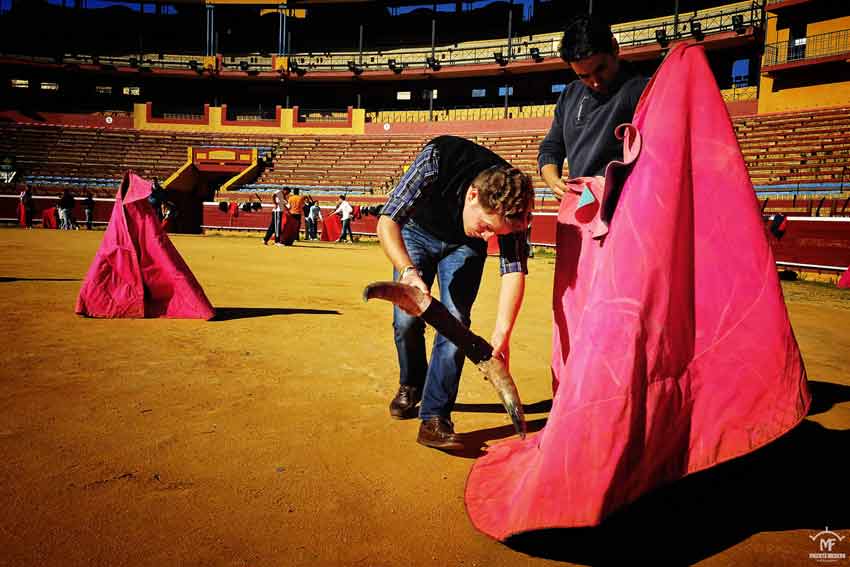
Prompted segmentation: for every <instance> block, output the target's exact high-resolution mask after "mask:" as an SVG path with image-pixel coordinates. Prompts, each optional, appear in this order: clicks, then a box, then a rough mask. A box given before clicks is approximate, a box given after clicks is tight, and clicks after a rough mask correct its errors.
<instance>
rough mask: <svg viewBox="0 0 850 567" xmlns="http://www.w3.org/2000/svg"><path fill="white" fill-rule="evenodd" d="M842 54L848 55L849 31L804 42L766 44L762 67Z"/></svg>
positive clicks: (835, 32)
mask: <svg viewBox="0 0 850 567" xmlns="http://www.w3.org/2000/svg"><path fill="white" fill-rule="evenodd" d="M844 53H848V54H850V30H839V31H834V32H829V33H823V34H818V35H812V36H809V37H807V38H805V42H801V40H800V39H797V40H793V41H792V40H789V41H780V42H777V43H770V44H767V45H765V46H764V59H763V60H762V65H763V66H764V67H771V66H773V65H783V64H785V63H793V62H795V61H806V60H807V59H819V58H821V57H830V56H832V55H841V54H844Z"/></svg>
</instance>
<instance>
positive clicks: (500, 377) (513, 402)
mask: <svg viewBox="0 0 850 567" xmlns="http://www.w3.org/2000/svg"><path fill="white" fill-rule="evenodd" d="M374 298H377V299H384V300H386V301H389V302H391V303H393V304H395V305H397V306H398V307H399V308H400V309H401V310H402V311H404V312H405V313H408V314H410V315H412V316H414V317H419V318H421V319H422V320H423V321H425V322H426V323H428V324H429V325H431V326H432V327H434V329H436V330H437V332H438V333H440V334H441V335H443V336H444V337H446V338H447V339H449V340H450V341H452V342H453V343H454V344H456V345H457V346H458V348H460V350H461V351H462V352H463V353H464V354H465V355H466V357H467V358H468V359H469V360H471V361H472V362H473V363H474V364H475V366H477V367H478V370H480V371H481V372H482V373H483V374H484V379H485V380H488V381H489V382H490V383H491V384H492V385H493V387H494V388H495V389H496V393H497V394H499V399H501V400H502V405H504V406H505V410H507V412H508V415H509V416H511V421H512V422H513V424H514V429H516V432H517V434H518V435H519V436H520V437H522V438H523V439H525V433H526V425H525V414H524V412H523V410H522V402H521V401H520V399H519V392H517V389H516V384H514V379H513V378H512V377H511V373H510V372H508V369H507V368H505V365H504V363H502V361H501V360H499V359H498V358H494V357H493V347H492V346H491V345H490V343H488V342H487V341H485V340H484V339H482V338H481V337H479V336H478V335H476V334H475V333H473V332H472V331H470V330H469V329H467V328H466V327H465V326H464V325H463V323H461V322H460V321H458V320H457V318H456V317H455V316H454V315H452V314H451V313H450V312H449V310H448V309H446V306H445V305H443V304H442V303H440V302H439V301H437V300H436V299H434V298H433V297H430V296H427V295H425V294H424V293H422V292H421V291H420V290H419V289H417V288H415V287H413V286H410V285H405V284H402V283H397V282H375V283H371V284H369V285H367V286H366V289H364V290H363V301H369V300H370V299H374Z"/></svg>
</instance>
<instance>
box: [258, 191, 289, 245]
mask: <svg viewBox="0 0 850 567" xmlns="http://www.w3.org/2000/svg"><path fill="white" fill-rule="evenodd" d="M288 198H289V188H288V187H284V188H283V189H280V190H278V191H275V193H274V196H273V197H272V200H273V201H274V208H272V221H271V223H269V228H268V230H266V236H265V237H263V244H268V243H269V240H270V239H271V237H272V235H274V241H275V244H277V245H279V246H283V243H282V242H281V241H280V225H281V220H282V216H281V215H282V214H283V209H284V207H286V208H287V209H288V208H289V201H288Z"/></svg>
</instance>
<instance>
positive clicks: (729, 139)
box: [466, 46, 810, 540]
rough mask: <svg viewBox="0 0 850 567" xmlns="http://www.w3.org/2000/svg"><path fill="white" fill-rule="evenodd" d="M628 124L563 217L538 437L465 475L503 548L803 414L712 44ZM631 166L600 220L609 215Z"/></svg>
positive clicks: (482, 522) (777, 430) (753, 443)
mask: <svg viewBox="0 0 850 567" xmlns="http://www.w3.org/2000/svg"><path fill="white" fill-rule="evenodd" d="M618 131H620V132H621V133H622V132H625V138H626V140H625V144H624V146H625V151H624V153H625V160H624V162H625V163H618V162H612V163H611V164H609V166H608V168H607V169H606V177H605V181H604V182H600V178H584V179H580V180H576V181H575V182H574V183H572V184H571V188H573V189H575V191H570V192H568V193H567V195H565V196H564V199H563V200H562V203H561V209H560V211H559V214H558V237H557V246H558V257H557V260H556V272H555V283H554V292H553V293H554V301H553V307H554V341H553V342H554V344H553V353H552V375H553V380H554V386H555V389H556V392H555V396H554V399H553V402H552V409H551V412H550V414H549V418H548V420H547V423H546V426H545V428H544V429H543V430H542V431H541V432H540V433H538V434H536V435H531V436H529V437H528V438H527V439H526V440H520V439H513V440H509V441H506V442H503V443H499V444H496V445H494V446H493V447H491V448H489V449H488V451H487V453H486V454H485V455H484V456H483V457H481V458H480V459H478V460H477V461H476V463H475V464H474V466H473V468H472V471H471V473H470V475H469V478H468V480H467V485H466V506H467V511H468V513H469V517H470V519H471V520H472V523H473V524H474V525H475V527H476V528H477V529H479V530H480V531H482V532H484V533H485V534H487V535H489V536H491V537H494V538H497V539H500V540H502V539H505V538H507V537H509V536H511V535H513V534H518V533H521V532H526V531H532V530H540V529H545V528H565V527H581V526H585V527H586V526H595V525H598V524H599V523H600V522H601V521H602V520H603V519H604V518H605V517H606V516H608V515H610V514H611V513H612V512H614V511H616V510H617V509H619V508H621V507H623V506H625V505H627V504H629V503H631V502H633V501H635V500H636V499H637V498H638V497H640V496H641V495H642V494H645V493H647V492H648V491H650V490H652V489H654V488H656V487H659V486H661V485H663V484H666V483H670V482H672V481H675V480H677V479H680V478H682V477H684V476H685V475H688V474H690V473H694V472H696V471H699V470H702V469H706V468H708V467H711V466H713V465H716V464H718V463H721V462H723V461H727V460H729V459H733V458H735V457H739V456H741V455H744V454H746V453H749V452H752V451H754V450H755V449H757V448H759V447H761V446H763V445H765V444H766V443H769V442H771V441H772V440H774V439H776V438H777V437H779V436H781V435H782V434H784V433H785V432H787V431H789V430H790V429H792V428H793V427H794V426H795V425H797V424H798V423H799V422H800V421H801V420H802V419H803V418H804V417H805V415H806V413H807V411H808V406H809V403H810V396H809V393H808V389H807V385H806V372H805V368H804V366H803V361H802V359H801V356H800V351H799V349H798V347H797V342H796V340H795V338H794V334H793V331H792V330H791V325H790V322H789V320H788V315H787V312H786V309H785V304H784V301H783V297H782V291H781V288H780V286H779V279H778V276H777V272H776V266H775V263H774V258H773V254H772V252H771V250H770V247H769V245H768V242H767V239H766V237H765V231H764V227H763V223H762V218H761V214H760V211H759V208H758V203H757V201H756V198H755V193H754V191H753V187H752V185H751V183H750V180H749V176H748V173H747V169H746V167H745V165H744V160H743V158H742V156H741V152H740V149H739V147H738V143H737V141H736V139H735V135H734V132H733V130H732V126H731V122H730V120H729V116H728V114H727V111H726V107H725V105H724V103H723V100H722V98H721V96H720V93H719V91H718V88H717V84H716V82H715V80H714V77H713V76H712V73H711V71H710V69H709V66H708V63H707V61H706V58H705V53H704V51H703V49H702V48H701V47H696V46H694V47H685V46H681V47H678V48H675V49H673V50H672V51H671V52H670V54H669V55H668V56H667V58H666V60H665V61H664V63H663V64H662V66H661V67H660V68H659V69H658V71H657V72H656V74H655V76H654V78H653V80H652V82H651V83H650V84H649V85H648V86H647V89H646V91H645V92H644V94H643V96H642V98H641V101H640V103H639V104H638V108H637V110H636V112H635V117H634V122H633V126H632V125H628V126H624V127H621V128H619V129H618ZM632 161H633V162H634V163H633V164H632V166H631V167H632V170H631V173H630V175H629V176H628V178H627V179H626V180H625V183H624V184H623V185H622V193H621V196H620V198H619V203H618V204H617V207H616V212H615V213H614V215H613V218H611V221H610V224H607V223H605V222H603V219H605V218H608V217H610V213H608V215H607V216H603V217H602V219H600V211H602V214H603V215H605V211H609V210H610V209H609V208H608V206H609V205H611V203H610V202H609V201H611V200H612V199H614V198H615V197H613V196H612V191H613V190H614V188H615V186H616V182H615V180H616V179H617V178H618V177H619V178H622V177H624V175H623V174H624V172H625V168H626V167H627V165H626V164H628V163H629V162H632ZM606 199H607V200H606ZM579 204H581V205H582V206H580V207H579V206H578V205H579ZM606 233H607V234H606ZM519 386H520V389H521V388H522V384H521V382H520V383H519Z"/></svg>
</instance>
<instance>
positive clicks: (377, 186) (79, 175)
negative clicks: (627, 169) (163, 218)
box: [0, 108, 850, 214]
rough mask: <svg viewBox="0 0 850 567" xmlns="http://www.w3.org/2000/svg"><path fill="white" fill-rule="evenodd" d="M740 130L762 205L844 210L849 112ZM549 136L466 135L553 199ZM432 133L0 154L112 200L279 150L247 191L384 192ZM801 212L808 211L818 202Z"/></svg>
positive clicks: (100, 137)
mask: <svg viewBox="0 0 850 567" xmlns="http://www.w3.org/2000/svg"><path fill="white" fill-rule="evenodd" d="M474 110H482V109H455V110H453V111H448V112H446V114H445V117H446V119H449V118H450V117H454V118H455V119H457V120H464V119H466V118H468V117H469V115H470V113H472V111H474ZM733 124H734V127H735V132H736V135H737V136H738V140H739V143H740V146H741V151H742V153H743V155H744V158H745V160H746V163H747V167H748V169H749V171H750V176H751V178H752V181H753V184H754V185H755V186H756V189H757V191H760V192H765V193H764V197H765V198H776V197H781V196H782V195H786V196H787V198H791V195H792V194H796V195H798V196H801V197H802V196H804V195H807V194H816V196H815V198H816V199H817V198H820V197H822V196H829V197H831V198H834V199H835V201H836V203H840V202H841V201H842V199H843V198H845V197H846V196H847V194H848V191H850V109H848V108H832V109H825V110H817V111H808V112H793V113H792V112H789V113H782V114H772V115H762V116H747V117H742V118H737V119H735V120H733ZM544 134H545V132H544V131H539V130H538V131H516V132H482V133H479V134H474V135H469V134H466V135H467V136H468V137H470V138H471V139H472V140H474V141H476V142H478V143H480V144H482V145H484V146H486V147H489V148H491V149H492V150H494V151H495V152H496V153H498V154H500V155H502V156H503V157H505V159H507V160H508V161H510V162H511V163H513V164H514V165H516V166H517V167H520V168H521V169H523V170H524V171H526V172H528V173H530V174H531V175H532V177H533V179H534V186H535V189H536V190H537V192H538V194H539V195H540V196H542V197H548V196H551V193H550V192H549V191H548V189H547V188H546V186H545V183H544V182H543V180H542V178H541V177H540V176H539V175H538V174H537V172H536V170H537V148H538V145H539V143H540V140H541V139H542V137H543V135H544ZM428 136H429V135H427V134H424V133H423V134H400V135H366V136H346V135H335V136H318V135H304V136H288V137H272V136H261V135H247V136H246V135H233V134H207V133H203V134H202V133H191V132H185V133H176V132H149V131H136V130H118V129H106V128H81V127H72V126H64V127H62V126H55V125H53V126H46V125H33V124H16V123H2V124H0V156H13V157H14V159H15V165H16V167H17V169H18V170H20V171H22V172H24V174H25V178H26V179H27V180H28V181H29V182H30V183H33V184H35V185H37V186H44V187H47V188H56V190H61V188H63V187H72V188H83V187H84V188H86V189H90V190H94V191H100V190H102V192H103V193H104V194H107V193H111V192H112V191H114V188H115V187H116V186H117V183H118V181H119V180H120V178H121V175H122V173H123V171H124V170H126V169H134V170H136V171H137V172H138V173H139V174H140V175H142V176H145V177H148V178H152V177H157V178H159V179H161V180H162V179H166V178H168V177H169V176H170V175H171V174H172V173H174V172H175V171H176V170H177V169H178V168H179V167H180V166H181V165H183V163H185V161H186V148H187V147H188V146H196V147H200V146H231V147H255V148H258V149H260V151H261V155H262V154H263V153H265V152H267V151H269V150H273V151H274V154H275V159H274V161H273V163H272V164H271V165H270V166H269V167H266V168H265V169H264V170H263V171H262V172H261V174H260V176H259V178H258V179H256V181H255V182H254V183H252V184H250V185H247V186H244V187H243V189H244V190H245V191H247V192H254V191H263V190H271V189H274V188H276V187H278V186H280V185H290V186H301V187H305V188H309V189H310V190H311V191H322V190H325V191H329V192H338V191H341V190H342V191H346V192H355V193H367V194H378V195H380V194H385V193H387V192H388V191H389V190H390V189H392V187H393V186H394V184H395V183H396V182H397V181H398V179H399V178H400V176H401V175H402V173H403V172H404V168H405V166H407V165H408V164H409V163H410V162H411V161H412V160H413V158H414V157H415V155H416V153H417V152H418V151H419V150H420V148H421V147H422V146H423V145H424V144H425V142H426V141H427V139H428ZM565 173H566V172H565ZM10 190H12V189H10V188H7V189H6V192H8V191H10ZM246 198H247V197H246ZM799 207H803V208H805V210H808V211H811V210H814V209H815V208H816V207H817V205H799ZM794 208H798V207H794ZM838 209H841V207H840V206H839V207H838ZM845 209H846V207H845ZM821 210H822V211H826V210H829V211H832V212H834V211H836V207H835V206H833V205H832V204H830V205H829V206H827V207H826V208H824V207H823V206H822V207H821ZM821 214H825V213H823V212H822V213H821ZM827 214H828V213H827ZM837 214H842V213H841V212H838V213H837Z"/></svg>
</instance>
